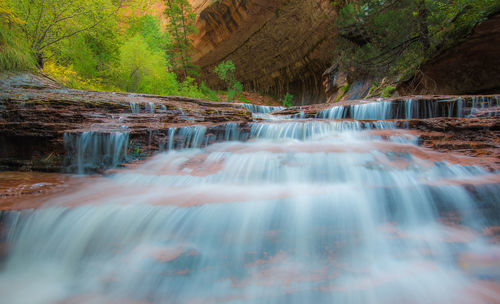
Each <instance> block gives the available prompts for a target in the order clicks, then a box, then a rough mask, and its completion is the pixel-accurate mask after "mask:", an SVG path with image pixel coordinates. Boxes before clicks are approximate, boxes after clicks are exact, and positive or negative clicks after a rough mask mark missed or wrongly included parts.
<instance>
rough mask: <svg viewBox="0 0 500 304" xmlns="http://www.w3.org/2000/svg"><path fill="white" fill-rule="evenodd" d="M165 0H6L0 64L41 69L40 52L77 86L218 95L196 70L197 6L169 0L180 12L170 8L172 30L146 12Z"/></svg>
mask: <svg viewBox="0 0 500 304" xmlns="http://www.w3.org/2000/svg"><path fill="white" fill-rule="evenodd" d="M159 1H160V0H132V1H116V0H0V69H1V70H24V69H35V68H36V65H37V60H38V61H39V62H38V63H39V66H40V67H43V71H44V73H47V74H48V75H49V76H51V77H52V78H54V79H55V80H57V81H59V82H61V83H63V84H65V85H66V86H68V87H71V88H75V89H85V90H101V91H127V92H139V93H149V94H161V95H184V96H191V97H197V98H204V99H210V100H218V97H217V94H216V93H215V92H214V91H212V90H210V89H209V88H208V87H207V86H206V85H205V84H203V83H202V84H201V85H198V83H197V81H196V80H195V79H194V78H193V77H191V76H190V75H195V74H196V73H195V72H196V70H197V67H196V66H193V65H192V63H191V57H190V54H191V51H192V50H193V48H192V44H191V43H190V40H189V38H188V36H189V35H191V34H192V33H194V32H195V28H194V17H195V16H194V14H193V12H192V10H191V6H190V5H189V3H188V2H187V0H166V4H168V6H169V8H171V9H172V10H170V14H173V15H170V16H169V15H168V13H166V15H167V16H169V21H171V22H172V23H171V24H169V25H168V26H167V30H166V29H165V28H164V26H162V22H161V21H160V19H159V18H157V17H154V16H152V15H148V14H146V13H145V12H147V11H148V10H149V11H151V8H152V4H153V3H157V2H159ZM167 10H168V9H167ZM131 12H132V14H131ZM172 33H174V34H172ZM44 61H46V62H45V66H44V65H43V63H44ZM174 71H175V72H177V73H179V76H177V75H176V74H175V73H174ZM179 79H181V80H182V81H180V80H179Z"/></svg>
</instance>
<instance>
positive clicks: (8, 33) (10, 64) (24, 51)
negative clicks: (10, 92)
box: [0, 2, 35, 70]
mask: <svg viewBox="0 0 500 304" xmlns="http://www.w3.org/2000/svg"><path fill="white" fill-rule="evenodd" d="M23 24H24V21H22V20H21V19H19V18H18V17H17V16H16V15H15V14H14V12H13V11H12V9H11V8H10V7H8V6H7V5H6V3H5V2H0V70H29V69H33V68H34V67H35V60H34V58H33V56H32V54H31V52H30V50H29V48H28V46H27V45H26V44H25V43H24V41H23V40H22V39H20V38H19V36H20V27H21V26H22V25H23Z"/></svg>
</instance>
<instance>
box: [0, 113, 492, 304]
mask: <svg viewBox="0 0 500 304" xmlns="http://www.w3.org/2000/svg"><path fill="white" fill-rule="evenodd" d="M134 109H135V108H134ZM259 111H260V112H261V113H265V112H266V111H262V109H259ZM356 115H358V114H356ZM359 115H361V114H359ZM227 128H228V130H227V131H226V136H225V141H223V142H219V143H215V144H212V145H203V144H201V143H203V141H202V140H200V136H201V137H203V135H204V134H205V129H204V128H203V127H202V128H200V129H197V130H198V131H196V130H195V131H196V132H198V133H196V132H195V131H193V130H194V129H192V128H191V129H190V130H191V131H189V130H184V131H183V130H175V129H172V132H170V133H171V134H172V136H173V135H174V134H177V136H181V137H187V136H190V137H189V138H191V139H188V140H184V143H183V144H181V145H180V147H179V148H178V149H173V147H174V143H173V141H170V142H169V143H168V144H167V146H168V148H169V149H171V150H170V151H167V152H163V153H159V154H157V155H155V156H153V157H152V158H150V159H148V160H147V161H145V162H144V163H143V164H141V165H140V166H138V167H136V168H131V169H122V170H119V171H117V173H114V174H112V175H109V176H106V177H105V178H104V181H103V180H102V179H99V182H95V183H93V184H90V185H87V186H85V187H84V188H83V189H77V190H75V191H74V192H72V193H67V194H64V195H60V196H59V197H56V198H53V199H51V200H50V201H49V202H48V203H47V206H46V207H44V208H40V209H36V210H23V211H9V212H3V213H2V214H1V219H2V221H3V222H4V223H5V224H6V226H7V227H8V231H7V240H6V242H7V243H8V244H9V245H10V248H9V252H8V254H7V256H6V258H5V259H4V261H3V262H2V263H0V267H1V268H0V295H1V296H0V303H5V304H7V303H8V304H17V303H19V304H31V303H33V304H35V303H36V304H38V303H61V304H62V303H65V304H66V303H71V304H74V303H283V304H285V303H286V304H290V303H301V304H302V303H348V304H350V303H352V304H366V303H384V304H386V303H394V304H396V303H426V304H427V303H499V302H500V292H499V290H500V287H499V286H500V284H497V282H498V279H500V272H499V271H498V268H499V263H500V258H499V256H500V247H499V246H498V245H497V243H496V242H495V240H494V237H493V236H492V235H491V233H490V234H488V233H486V232H488V231H492V230H493V228H494V227H495V226H497V225H499V224H500V223H499V218H498V214H500V213H499V211H500V210H499V208H498V204H499V203H500V184H499V182H498V180H499V179H498V175H497V174H495V173H491V172H486V171H484V170H483V169H481V168H479V167H476V166H464V165H461V164H460V162H457V161H454V160H453V159H452V158H448V155H446V154H442V153H436V152H432V151H429V150H426V149H423V148H420V147H419V146H418V145H417V140H416V138H415V137H413V136H412V135H411V134H409V133H406V132H404V130H403V131H402V130H393V126H392V124H391V123H390V122H373V123H366V122H365V123H361V122H357V121H287V122H268V123H261V124H255V125H253V126H252V128H251V130H250V132H249V133H248V134H246V135H245V138H244V139H245V140H242V138H241V134H242V133H241V132H240V130H238V126H237V125H231V124H228V125H227ZM188 131H189V132H188ZM200 133H202V135H200ZM91 135H92V134H90V133H89V134H86V135H85V136H87V137H85V138H84V140H82V139H74V138H73V139H71V142H72V143H74V144H75V145H77V146H78V145H80V146H78V147H76V148H75V149H76V150H78V148H80V149H82V150H81V151H80V150H79V151H80V152H79V153H80V154H78V153H77V152H75V153H76V155H75V158H76V159H77V164H78V165H77V168H78V170H80V169H81V168H83V167H85V166H84V165H83V164H86V163H92V162H94V161H95V160H92V161H85V160H82V159H81V158H82V157H84V155H87V156H88V157H92V158H94V157H97V156H96V155H100V154H103V153H104V154H105V155H107V162H109V163H112V164H114V163H115V162H117V161H118V160H119V159H120V158H121V157H122V154H123V151H124V150H123V149H124V148H125V149H126V143H124V142H123V140H124V139H127V138H128V137H127V136H126V135H124V133H120V134H118V135H109V136H105V137H99V138H98V139H95V140H91V138H92V137H91ZM172 138H173V137H172ZM106 139H108V145H109V147H107V148H105V147H103V146H104V145H105V143H103V141H105V140H106ZM92 142H95V145H98V146H99V148H95V147H92V146H91V143H92ZM186 142H189V143H193V142H196V143H197V144H191V145H188V144H186ZM82 145H84V146H82ZM94 148H95V149H94ZM96 149H97V150H96ZM76 150H75V151H76ZM96 151H97V152H96ZM99 151H104V152H102V153H100V152H99ZM89 155H90V156H89ZM109 155H111V156H112V157H109ZM80 173H81V172H80ZM492 227H493V228H492Z"/></svg>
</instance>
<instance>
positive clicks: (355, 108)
mask: <svg viewBox="0 0 500 304" xmlns="http://www.w3.org/2000/svg"><path fill="white" fill-rule="evenodd" d="M499 107H500V102H499V99H498V97H496V96H491V97H472V98H469V99H468V100H467V102H466V101H464V99H462V98H458V99H456V100H426V99H411V98H410V99H408V100H405V101H379V102H366V103H362V104H355V105H349V106H334V107H331V108H329V109H325V110H322V111H320V112H318V113H317V114H316V118H327V119H343V118H352V119H412V118H433V117H464V116H466V117H472V116H475V115H477V113H479V112H481V111H483V112H485V114H484V115H485V116H498V115H500V111H498V108H499Z"/></svg>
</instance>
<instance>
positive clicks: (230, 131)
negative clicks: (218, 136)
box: [224, 122, 241, 141]
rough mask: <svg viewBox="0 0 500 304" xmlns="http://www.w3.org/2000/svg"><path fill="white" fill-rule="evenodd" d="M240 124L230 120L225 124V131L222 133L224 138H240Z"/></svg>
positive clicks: (232, 139) (234, 139) (233, 139)
mask: <svg viewBox="0 0 500 304" xmlns="http://www.w3.org/2000/svg"><path fill="white" fill-rule="evenodd" d="M240 134H241V131H240V126H239V124H237V123H234V122H230V123H227V124H226V132H225V133H224V140H226V141H229V140H231V141H236V140H240Z"/></svg>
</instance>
